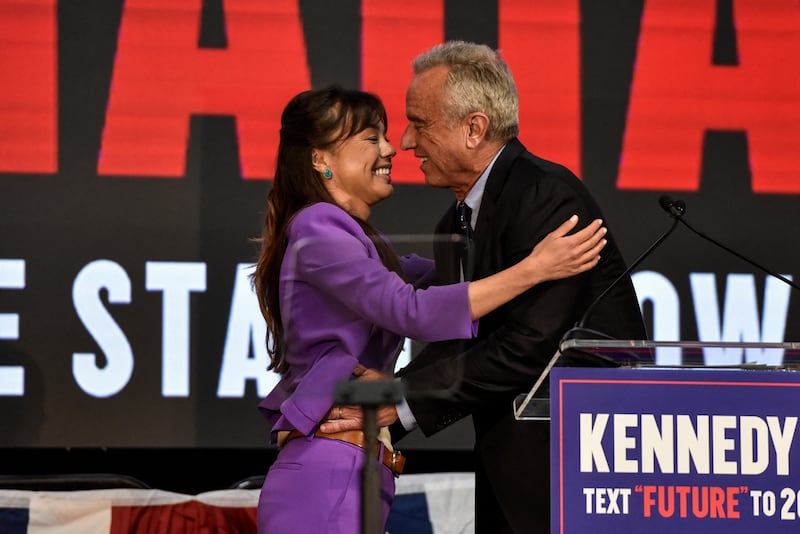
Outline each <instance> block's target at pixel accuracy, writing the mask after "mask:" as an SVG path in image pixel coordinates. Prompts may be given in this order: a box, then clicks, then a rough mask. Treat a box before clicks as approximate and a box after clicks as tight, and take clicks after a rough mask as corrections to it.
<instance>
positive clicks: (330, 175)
mask: <svg viewBox="0 0 800 534" xmlns="http://www.w3.org/2000/svg"><path fill="white" fill-rule="evenodd" d="M322 176H324V177H325V179H326V180H330V179H331V178H333V173H332V172H331V170H330V169H325V170H324V171H322Z"/></svg>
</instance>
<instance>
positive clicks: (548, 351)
mask: <svg viewBox="0 0 800 534" xmlns="http://www.w3.org/2000/svg"><path fill="white" fill-rule="evenodd" d="M413 67H414V77H413V79H412V81H411V83H410V85H409V87H408V91H407V93H406V117H407V119H408V122H409V124H408V126H407V127H406V130H405V132H404V133H403V136H402V138H401V139H400V148H401V149H403V150H413V151H414V155H415V156H416V157H418V158H419V159H420V160H421V162H422V163H421V166H420V168H421V170H422V172H423V173H424V174H425V181H426V183H427V184H428V185H430V186H433V187H440V188H448V189H450V190H452V191H453V193H454V194H455V196H456V200H457V201H458V203H460V202H465V203H466V204H467V205H468V206H469V207H470V208H471V210H472V213H471V217H470V222H471V229H468V231H470V232H471V239H472V244H471V245H470V247H469V250H468V255H469V258H468V261H466V262H465V263H464V265H463V269H462V266H461V265H459V263H460V260H458V259H457V258H459V254H458V247H457V244H456V245H455V246H454V244H453V243H452V240H446V239H440V240H437V242H436V243H435V244H434V254H435V259H436V266H437V272H438V278H439V280H438V282H440V283H449V282H454V281H458V279H459V277H461V276H464V277H465V278H467V279H478V278H482V277H485V276H487V275H490V274H492V273H495V272H497V271H499V270H501V269H503V268H505V267H508V266H509V265H511V264H513V263H515V262H517V261H519V260H520V259H521V258H522V257H524V256H525V255H526V254H527V253H528V252H529V251H530V250H531V249H532V248H533V247H534V246H535V245H536V243H538V242H539V241H540V240H542V239H543V238H544V237H545V236H546V235H547V234H548V233H549V232H551V231H553V230H554V229H555V228H556V227H557V226H558V225H559V224H560V223H561V222H562V221H564V220H565V219H567V218H568V217H569V216H570V215H572V214H577V215H578V217H579V220H580V221H581V224H584V225H585V224H587V223H588V222H589V221H592V220H594V219H597V218H602V217H603V216H602V213H601V210H600V208H599V207H598V205H597V204H596V202H595V201H594V200H593V198H592V196H591V194H590V193H589V192H588V190H587V189H586V187H585V186H584V184H583V183H582V182H581V181H580V180H579V179H578V178H577V177H576V176H575V175H574V174H573V173H572V172H570V171H569V170H568V169H566V168H565V167H563V166H561V165H558V164H556V163H552V162H549V161H545V160H543V159H541V158H538V157H536V156H534V155H533V154H531V153H530V152H528V151H527V150H526V149H525V147H524V146H523V145H522V143H520V141H519V140H518V139H517V135H518V130H519V128H518V95H517V90H516V84H515V82H514V79H513V76H512V74H511V72H510V70H509V68H508V66H507V65H506V63H505V62H504V61H503V60H502V59H501V57H500V56H499V54H498V53H496V52H495V51H494V50H492V49H491V48H489V47H487V46H484V45H478V44H473V43H466V42H460V41H455V42H447V43H444V44H442V45H438V46H436V47H434V48H432V49H431V50H428V51H427V52H425V53H423V54H421V55H420V56H418V57H417V58H416V59H415V60H414V63H413ZM543 83H546V81H543ZM456 205H457V204H454V205H453V206H452V207H450V208H449V209H448V210H447V212H446V213H445V214H444V216H443V217H442V219H441V220H440V221H439V223H438V224H437V226H436V234H437V235H452V234H454V233H458V232H459V221H458V220H457V219H456ZM606 237H607V239H608V244H607V245H606V247H605V249H604V250H603V252H602V254H601V256H602V257H601V260H600V263H599V264H598V266H597V267H595V268H594V269H592V270H590V271H588V272H586V273H583V274H581V275H578V276H575V277H573V278H567V279H564V280H559V281H554V282H548V283H545V284H541V285H539V286H536V287H535V288H533V289H531V290H529V291H527V292H526V293H524V294H522V295H520V296H519V297H517V298H516V299H515V300H513V301H511V302H510V303H508V304H506V305H505V306H503V307H501V308H499V309H498V310H496V311H495V312H493V313H491V314H489V315H487V316H485V317H484V318H483V319H481V321H480V325H479V334H478V337H477V338H476V339H473V340H470V341H465V342H461V341H458V342H441V343H431V344H429V345H428V346H426V347H425V348H424V349H423V350H422V351H421V352H420V354H419V355H417V357H415V358H414V359H413V360H412V361H411V363H410V364H409V365H408V366H407V367H405V368H404V369H403V370H401V371H400V372H399V373H398V376H400V377H401V380H402V382H403V384H404V386H405V390H406V392H407V403H403V404H401V405H400V406H398V407H397V408H396V410H397V412H398V414H399V417H400V421H401V422H402V426H403V428H404V430H401V431H400V432H398V431H397V430H398V429H399V424H395V425H394V426H393V427H392V437H393V439H394V440H397V439H399V437H402V435H404V433H405V432H406V431H408V430H410V429H412V428H414V427H415V426H418V427H419V428H420V429H421V430H422V432H423V433H424V434H425V435H426V436H430V435H431V434H434V433H436V432H438V431H440V430H442V429H443V428H445V427H447V426H449V425H451V424H452V423H454V422H456V421H458V420H459V419H461V418H463V417H465V416H467V415H472V419H473V424H474V427H475V459H476V473H475V475H476V511H475V512H476V532H478V533H479V534H503V533H516V534H531V533H547V532H549V520H550V498H549V493H550V475H549V445H550V443H549V440H550V432H549V423H548V422H546V421H542V422H538V421H517V420H516V419H515V418H514V414H513V409H512V400H513V399H514V398H515V397H516V396H517V395H518V394H520V393H525V392H527V391H529V390H530V388H531V386H532V385H533V384H534V382H535V381H536V379H537V378H538V377H539V376H540V374H541V373H542V371H543V369H544V367H545V366H546V365H547V362H548V361H549V360H550V358H551V357H552V355H553V354H554V353H555V352H556V350H557V348H558V344H559V341H560V340H561V339H562V336H563V335H564V334H565V332H567V331H568V330H569V329H570V328H571V327H573V326H574V325H575V323H576V322H577V321H579V320H580V318H581V316H582V314H583V313H584V311H585V310H586V309H587V307H588V306H589V305H590V304H591V303H592V301H593V300H594V299H595V298H596V297H597V296H598V295H599V294H600V293H601V292H602V291H603V290H604V289H605V288H607V287H608V286H609V285H610V284H611V283H612V282H613V281H614V280H616V279H617V278H618V277H619V276H620V275H621V274H622V272H623V271H624V270H625V268H626V264H625V261H624V259H623V258H622V256H621V254H620V252H619V250H618V248H617V246H616V244H615V242H614V238H613V235H612V233H611V232H609V233H608V234H607V236H606ZM587 322H588V324H589V325H591V326H592V328H594V329H596V330H598V331H600V332H603V333H604V334H607V335H609V336H611V337H614V338H618V339H645V338H646V337H647V335H646V331H645V326H644V322H643V320H642V316H641V312H640V309H639V304H638V300H637V298H636V294H635V292H634V288H633V284H632V283H631V280H630V278H629V277H628V278H626V279H624V280H621V281H620V283H618V284H617V285H616V286H615V288H614V289H613V290H612V291H610V292H609V293H608V294H607V295H606V296H605V297H604V298H603V299H602V300H601V301H600V302H599V303H598V304H597V305H596V307H595V308H594V309H593V311H592V315H591V316H590V318H589V320H588V321H587ZM444 390H447V391H448V393H449V394H448V395H441V394H438V395H425V394H424V393H425V392H430V391H438V392H442V391H444ZM392 410H394V408H392ZM409 410H410V411H409ZM350 413H351V412H350V411H347V412H346V415H348V416H349V415H350ZM392 414H393V411H392ZM353 417H355V416H353ZM391 419H393V417H388V418H387V417H384V416H383V415H382V416H381V417H380V421H381V423H385V422H386V421H387V420H391ZM351 421H354V420H351ZM334 423H338V424H334V426H330V427H328V431H332V430H341V429H345V428H348V426H346V425H347V424H349V423H346V422H345V421H340V422H334ZM353 424H355V423H353Z"/></svg>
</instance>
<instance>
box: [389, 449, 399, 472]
mask: <svg viewBox="0 0 800 534" xmlns="http://www.w3.org/2000/svg"><path fill="white" fill-rule="evenodd" d="M399 455H400V451H396V450H393V451H392V465H391V468H392V474H393V475H394V478H400V473H398V472H397V457H398V456H399Z"/></svg>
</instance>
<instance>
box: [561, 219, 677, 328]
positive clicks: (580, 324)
mask: <svg viewBox="0 0 800 534" xmlns="http://www.w3.org/2000/svg"><path fill="white" fill-rule="evenodd" d="M674 219H675V220H674V221H673V222H672V225H671V226H670V227H669V229H668V230H667V231H666V232H664V233H663V234H661V237H659V238H658V239H656V240H655V241H654V242H653V244H652V245H650V246H649V247H648V248H647V250H645V251H644V252H643V253H642V254H641V255H640V256H639V257H638V258H636V260H635V261H634V262H633V263H631V264H630V265H629V266H628V268H627V269H625V270H624V271H623V272H622V274H621V275H619V276H618V277H617V279H616V280H614V281H613V282H611V284H609V286H608V287H607V288H605V289H604V290H603V292H602V293H600V294H599V295H597V298H595V299H594V300H593V301H592V303H591V304H589V307H588V308H586V311H585V312H583V316H582V317H581V320H580V321H578V322H577V323H576V324H575V327H574V328H572V329H570V330H569V331H568V332H567V333H566V334H564V338H566V337H567V335H569V334H572V333H575V332H576V331H581V330H584V324H585V323H586V320H587V319H588V318H589V315H591V313H592V310H593V309H594V307H595V306H597V304H598V303H599V302H600V301H601V300H603V298H605V296H606V295H607V294H608V292H609V291H611V290H612V289H614V288H615V287H617V284H618V283H619V282H620V280H622V279H623V278H625V277H626V276H628V275H630V274H631V273H632V272H633V270H634V269H635V268H636V267H638V266H639V264H640V263H642V261H644V259H645V258H647V256H649V255H650V253H651V252H653V251H654V250H655V249H656V248H657V247H658V246H659V245H660V244H661V242H662V241H664V240H665V239H666V238H667V237H668V236H669V234H671V233H672V232H673V230H675V227H676V226H677V225H678V220H679V219H680V217H674ZM606 337H608V336H606Z"/></svg>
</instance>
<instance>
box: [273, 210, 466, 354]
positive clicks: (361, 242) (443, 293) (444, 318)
mask: <svg viewBox="0 0 800 534" xmlns="http://www.w3.org/2000/svg"><path fill="white" fill-rule="evenodd" d="M289 240H290V243H295V244H296V245H295V246H294V247H293V249H292V250H291V251H287V255H288V254H292V256H293V259H294V260H295V261H296V264H295V265H296V269H297V270H298V272H302V273H303V279H304V281H305V282H307V283H309V284H311V285H313V286H314V287H315V288H316V289H318V290H319V291H322V292H324V293H326V294H328V295H330V296H331V297H332V298H334V299H336V300H337V301H338V302H339V303H340V304H341V305H342V306H344V307H346V308H348V309H349V310H351V311H353V312H354V313H356V314H357V315H359V316H361V317H365V318H369V320H370V321H371V322H373V323H374V324H375V325H376V326H378V327H380V328H383V329H385V330H388V331H390V332H394V333H396V334H398V335H401V336H406V337H410V338H412V339H416V340H419V341H426V342H427V341H439V340H446V339H454V338H460V339H468V338H471V337H473V335H474V334H475V331H476V329H477V323H476V322H475V321H472V319H471V318H470V306H469V297H468V284H467V283H466V282H463V283H457V284H451V285H447V286H434V287H430V288H427V289H415V288H414V286H413V285H411V284H409V283H406V282H405V281H403V280H402V279H401V278H400V277H399V276H397V275H396V274H395V273H392V272H390V271H389V270H388V269H387V268H386V267H385V266H384V265H383V264H382V263H381V262H380V260H379V259H378V256H377V251H376V249H375V247H374V245H373V244H372V242H371V241H370V240H369V238H368V237H367V236H366V235H365V234H364V233H363V231H362V230H361V228H360V227H359V226H358V224H357V223H356V222H355V221H354V220H353V219H352V218H350V217H349V216H348V215H347V214H346V213H345V212H344V211H342V210H341V209H339V208H337V207H335V206H333V205H330V204H317V205H315V206H312V208H309V209H306V210H303V211H302V212H300V213H299V214H298V215H297V217H296V219H295V220H294V221H293V223H292V225H291V228H290V236H289Z"/></svg>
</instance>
